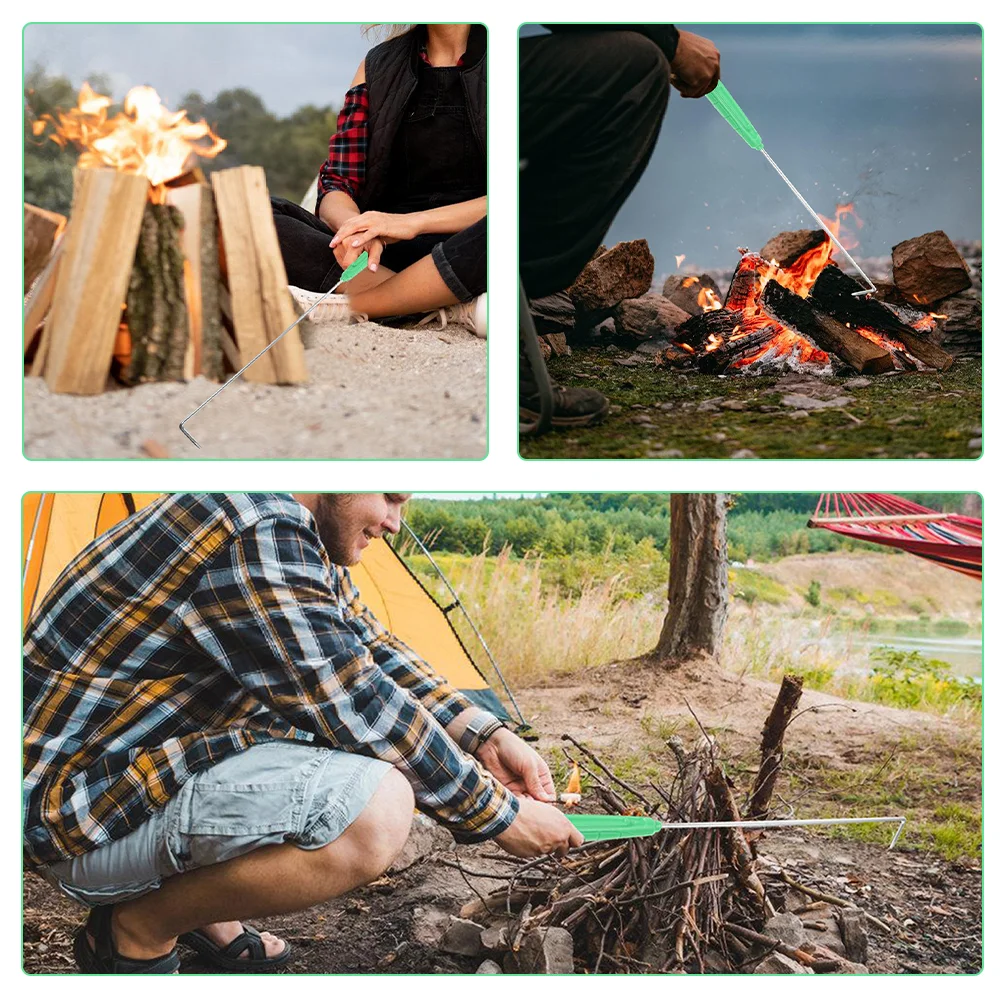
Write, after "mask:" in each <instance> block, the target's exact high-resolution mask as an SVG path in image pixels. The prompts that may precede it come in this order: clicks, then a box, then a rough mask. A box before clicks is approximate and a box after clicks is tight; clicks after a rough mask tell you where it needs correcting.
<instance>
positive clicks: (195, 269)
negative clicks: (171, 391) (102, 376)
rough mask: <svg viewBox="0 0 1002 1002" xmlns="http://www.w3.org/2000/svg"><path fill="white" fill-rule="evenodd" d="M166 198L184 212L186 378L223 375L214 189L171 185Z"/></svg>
mask: <svg viewBox="0 0 1002 1002" xmlns="http://www.w3.org/2000/svg"><path fill="white" fill-rule="evenodd" d="M167 201H168V203H169V204H171V205H175V206H177V208H178V209H180V210H181V212H182V213H183V214H184V232H183V234H182V238H181V247H182V249H183V251H184V256H185V258H186V260H187V261H188V264H189V268H188V273H187V281H186V284H185V290H186V301H187V306H188V326H189V330H190V335H191V339H190V342H189V345H190V349H189V354H188V357H187V358H186V360H185V362H186V373H185V378H191V376H194V375H195V374H197V373H201V374H202V375H203V376H207V377H208V378H209V379H220V378H221V377H222V374H223V373H222V348H221V346H220V335H219V331H220V325H221V320H220V315H219V244H218V224H217V221H216V208H215V203H214V201H213V198H212V189H211V188H210V187H209V186H208V185H207V184H205V183H201V184H199V183H194V184H186V185H184V186H182V187H171V188H169V189H168V192H167Z"/></svg>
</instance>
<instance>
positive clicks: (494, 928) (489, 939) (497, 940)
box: [480, 923, 508, 954]
mask: <svg viewBox="0 0 1002 1002" xmlns="http://www.w3.org/2000/svg"><path fill="white" fill-rule="evenodd" d="M480 943H481V945H482V946H483V948H484V949H485V950H486V951H487V952H488V953H496V954H501V953H504V951H505V950H507V949H508V924H507V923H502V924H501V925H491V926H488V927H487V928H486V929H484V931H483V932H482V933H481V934H480Z"/></svg>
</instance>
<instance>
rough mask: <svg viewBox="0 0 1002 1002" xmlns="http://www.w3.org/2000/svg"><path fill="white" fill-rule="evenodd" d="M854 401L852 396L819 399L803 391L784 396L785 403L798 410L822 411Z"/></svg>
mask: <svg viewBox="0 0 1002 1002" xmlns="http://www.w3.org/2000/svg"><path fill="white" fill-rule="evenodd" d="M851 403H852V397H832V398H831V399H830V400H819V399H818V398H817V397H808V396H806V395H804V394H803V393H788V394H787V395H786V396H785V397H783V404H784V405H785V406H786V407H792V408H794V409H795V410H798V411H820V410H824V409H825V408H827V407H845V405H846V404H851Z"/></svg>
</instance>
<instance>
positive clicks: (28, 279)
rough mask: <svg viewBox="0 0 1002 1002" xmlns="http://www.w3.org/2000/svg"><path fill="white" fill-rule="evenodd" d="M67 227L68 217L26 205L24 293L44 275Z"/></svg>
mask: <svg viewBox="0 0 1002 1002" xmlns="http://www.w3.org/2000/svg"><path fill="white" fill-rule="evenodd" d="M65 226H66V217H65V216H63V215H61V214H60V213H58V212H49V211H48V210H47V209H40V208H39V207H38V206H37V205H29V204H28V203H27V202H25V203H24V292H25V295H27V293H28V290H29V289H30V288H31V283H32V282H34V281H35V279H36V278H38V276H39V275H40V274H41V273H42V271H43V269H44V268H45V263H46V262H47V261H48V260H49V257H50V255H51V254H52V250H53V248H54V247H55V245H56V241H58V240H59V237H60V235H61V234H62V232H63V229H64V228H65Z"/></svg>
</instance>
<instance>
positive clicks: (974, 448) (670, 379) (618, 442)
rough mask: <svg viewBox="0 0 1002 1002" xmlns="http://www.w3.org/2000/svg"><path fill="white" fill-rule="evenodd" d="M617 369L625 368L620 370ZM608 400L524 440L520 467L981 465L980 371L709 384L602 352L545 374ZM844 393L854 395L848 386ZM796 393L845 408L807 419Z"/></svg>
mask: <svg viewBox="0 0 1002 1002" xmlns="http://www.w3.org/2000/svg"><path fill="white" fill-rule="evenodd" d="M624 362H626V363H628V364H625V365H624V364H623V363H624ZM548 365H549V367H550V372H551V375H552V377H553V379H554V381H555V382H556V383H558V384H562V385H570V386H591V387H594V388H595V389H598V390H601V391H602V392H603V393H604V394H605V395H606V396H608V397H609V399H610V400H611V401H612V404H613V406H612V410H611V412H610V414H609V415H608V417H607V418H606V420H605V421H604V422H603V423H602V424H600V425H597V426H595V427H592V428H580V429H578V428H575V429H571V430H567V431H561V432H551V433H550V434H548V435H544V436H542V437H541V438H533V439H523V440H522V443H521V453H522V456H523V457H524V458H526V459H541V458H567V459H644V458H654V459H657V458H664V459H671V458H685V459H727V458H732V457H733V458H761V459H782V458H796V459H818V458H822V457H824V458H829V459H906V458H920V459H921V458H935V459H948V458H949V459H958V458H959V459H964V458H971V459H973V458H977V457H978V456H980V454H981V397H982V394H981V363H980V361H973V360H964V361H958V362H957V363H956V364H955V365H954V366H953V367H952V368H951V369H949V370H948V371H947V372H944V373H911V374H902V375H892V376H874V377H869V378H868V382H867V385H865V386H864V385H860V382H861V381H860V380H859V379H858V378H857V379H853V378H850V377H840V376H828V377H816V376H801V375H791V374H788V375H785V376H777V375H773V376H753V377H749V376H727V377H719V376H710V375H703V374H702V373H698V372H688V371H685V372H683V371H678V370H672V369H665V368H660V367H657V366H655V365H654V364H652V362H651V361H650V359H649V358H647V357H645V358H643V359H642V360H639V359H638V356H636V355H630V354H629V353H625V352H622V351H618V350H616V349H615V348H614V347H612V346H601V345H597V346H594V347H589V348H585V349H578V348H576V349H575V352H574V354H573V355H571V356H569V357H567V356H565V357H560V358H553V359H551V360H550V362H549V363H548ZM846 384H851V385H849V386H847V385H846ZM791 394H801V395H804V394H806V395H807V396H816V397H817V398H818V399H819V400H821V401H822V402H824V403H828V402H830V400H831V399H832V398H833V397H849V398H850V400H849V401H848V402H847V403H845V404H844V405H838V406H825V407H818V408H817V409H811V410H805V409H803V408H802V407H797V406H795V405H788V404H784V403H783V398H784V397H788V396H789V395H791Z"/></svg>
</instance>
